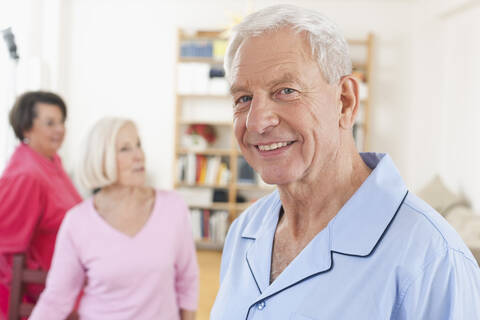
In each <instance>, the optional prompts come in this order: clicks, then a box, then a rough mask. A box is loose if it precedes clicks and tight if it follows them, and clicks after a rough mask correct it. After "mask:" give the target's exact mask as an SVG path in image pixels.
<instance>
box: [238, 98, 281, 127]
mask: <svg viewBox="0 0 480 320" xmlns="http://www.w3.org/2000/svg"><path fill="white" fill-rule="evenodd" d="M278 123H279V119H278V115H277V114H276V113H275V105H274V102H273V101H271V100H270V99H269V98H268V97H262V96H254V97H253V98H252V101H251V103H250V109H249V111H248V115H247V123H246V127H247V130H248V131H252V132H255V133H258V134H263V133H266V132H268V131H269V130H271V129H272V128H274V127H275V126H277V125H278Z"/></svg>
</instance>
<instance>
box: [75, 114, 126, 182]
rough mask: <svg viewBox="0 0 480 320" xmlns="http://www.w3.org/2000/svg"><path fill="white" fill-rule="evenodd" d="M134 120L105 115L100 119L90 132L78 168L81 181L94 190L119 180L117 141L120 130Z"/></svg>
mask: <svg viewBox="0 0 480 320" xmlns="http://www.w3.org/2000/svg"><path fill="white" fill-rule="evenodd" d="M127 123H131V124H133V125H134V126H135V123H134V122H133V121H132V120H129V119H125V118H117V117H105V118H102V119H100V120H98V121H97V122H96V123H95V125H94V126H93V127H92V129H91V130H90V133H89V134H88V137H87V140H86V143H85V147H84V152H83V156H82V157H80V163H79V166H78V169H77V176H78V180H79V182H80V183H81V184H82V185H83V186H84V187H85V188H86V189H88V190H90V191H92V190H95V189H98V188H102V187H105V186H108V185H111V184H113V183H115V182H116V181H117V162H116V150H115V142H116V140H117V135H118V131H119V130H120V129H121V128H122V127H123V126H124V125H126V124H127Z"/></svg>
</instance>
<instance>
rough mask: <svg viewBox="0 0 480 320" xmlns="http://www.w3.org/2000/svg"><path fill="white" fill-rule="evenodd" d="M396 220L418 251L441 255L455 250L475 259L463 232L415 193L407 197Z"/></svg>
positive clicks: (405, 236)
mask: <svg viewBox="0 0 480 320" xmlns="http://www.w3.org/2000/svg"><path fill="white" fill-rule="evenodd" d="M395 220H396V222H398V223H397V225H400V226H401V228H400V230H399V231H401V232H403V233H404V238H408V239H409V241H410V243H411V245H413V246H415V247H416V248H417V250H418V249H421V248H423V249H424V250H426V251H430V252H431V253H435V254H437V255H438V254H441V253H442V252H445V253H446V251H449V250H453V251H455V252H458V253H460V254H462V255H464V256H465V257H466V258H467V259H470V260H472V261H475V258H474V257H473V255H472V254H471V252H470V250H469V249H468V247H467V246H466V245H465V243H464V241H463V240H462V238H461V237H460V235H459V234H458V233H457V232H456V231H455V229H454V228H453V227H452V226H451V225H450V224H449V223H448V222H447V220H445V219H444V218H443V217H442V216H441V215H440V214H439V213H438V212H437V211H436V210H435V209H433V208H432V207H431V206H430V205H428V204H427V203H426V202H424V201H423V200H422V199H420V198H419V197H417V196H416V195H414V194H413V193H409V194H408V196H407V197H406V198H405V201H404V203H403V205H402V206H401V207H400V209H399V212H398V214H397V217H396V218H395ZM394 225H395V224H394ZM420 251H421V250H420ZM432 251H433V252H432ZM425 253H426V252H425Z"/></svg>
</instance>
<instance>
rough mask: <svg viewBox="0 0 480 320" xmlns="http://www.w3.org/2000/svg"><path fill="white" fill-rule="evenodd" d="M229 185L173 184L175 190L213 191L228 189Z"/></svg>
mask: <svg viewBox="0 0 480 320" xmlns="http://www.w3.org/2000/svg"><path fill="white" fill-rule="evenodd" d="M229 187H230V186H229V185H220V184H188V183H184V182H178V183H176V184H175V188H214V189H228V188H229Z"/></svg>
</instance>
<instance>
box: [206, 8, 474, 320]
mask: <svg viewBox="0 0 480 320" xmlns="http://www.w3.org/2000/svg"><path fill="white" fill-rule="evenodd" d="M225 70H226V73H227V77H228V79H229V81H230V84H231V94H232V96H233V100H234V107H233V112H234V131H235V136H236V138H237V141H238V144H239V146H240V149H241V151H242V153H243V155H244V156H245V158H246V159H247V161H248V163H250V165H251V166H252V167H253V168H254V169H255V170H256V171H257V172H258V173H259V174H260V175H261V176H262V178H263V179H264V180H265V181H266V182H267V183H271V184H276V185H277V186H278V188H277V191H275V192H274V193H272V194H271V195H269V196H266V197H264V198H263V199H261V200H259V201H257V202H256V203H255V204H253V205H252V206H251V207H250V208H249V209H247V210H246V211H245V212H244V213H243V214H242V215H241V216H240V217H239V218H238V219H237V220H236V221H235V222H234V223H233V224H232V226H231V228H230V230H229V233H228V236H227V239H226V242H225V247H224V251H223V257H222V266H221V275H220V279H221V285H220V290H219V292H218V296H217V299H216V302H215V305H214V307H213V309H212V312H211V319H212V320H220V319H222V320H224V319H228V320H235V319H275V320H279V319H335V320H336V319H355V320H359V319H368V320H372V319H382V320H383V319H435V320H438V319H480V307H479V305H480V272H479V268H478V265H477V263H476V261H475V259H474V258H473V256H472V254H471V253H470V251H469V250H468V249H467V247H466V246H465V244H464V243H463V242H462V240H461V239H460V237H459V236H458V235H457V234H456V233H455V231H454V230H453V229H452V228H451V227H450V226H449V225H448V224H447V222H446V221H445V220H443V219H442V217H441V216H440V215H439V214H437V213H436V212H435V211H434V210H433V209H432V208H431V207H429V206H428V205H427V204H425V203H424V202H422V201H421V200H420V199H419V198H417V197H416V196H415V195H413V194H412V193H409V192H408V191H407V188H406V186H405V184H404V183H403V181H402V179H401V177H400V175H399V173H398V171H397V169H396V168H395V166H394V164H393V162H392V159H391V158H390V157H389V156H388V155H385V154H375V153H364V154H359V153H358V152H357V150H356V148H355V143H354V139H353V137H352V130H351V129H352V126H353V124H354V122H355V116H356V114H357V112H358V108H359V106H358V105H359V98H358V84H357V82H356V80H355V79H354V78H353V77H352V76H351V60H350V58H349V53H348V46H347V43H346V42H345V40H344V38H343V37H342V36H341V35H340V33H339V32H338V30H337V28H336V26H335V25H334V24H333V23H332V22H330V21H329V20H328V19H326V18H325V17H323V16H322V15H320V14H318V13H316V12H313V11H310V10H305V9H302V8H298V7H294V6H290V5H279V6H273V7H269V8H266V9H264V10H261V11H259V12H256V13H254V14H252V15H250V16H248V17H247V18H246V19H245V20H244V21H243V22H242V23H241V24H240V25H238V26H237V27H236V29H235V30H234V33H233V35H232V38H231V40H230V44H229V47H228V49H227V55H226V60H225Z"/></svg>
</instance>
